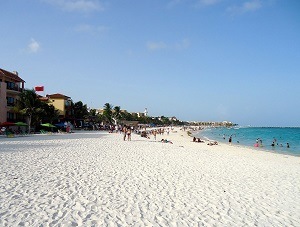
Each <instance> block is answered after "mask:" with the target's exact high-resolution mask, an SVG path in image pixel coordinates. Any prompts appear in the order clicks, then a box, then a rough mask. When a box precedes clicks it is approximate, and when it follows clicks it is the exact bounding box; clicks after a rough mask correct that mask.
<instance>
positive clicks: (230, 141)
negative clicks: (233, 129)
mask: <svg viewBox="0 0 300 227" xmlns="http://www.w3.org/2000/svg"><path fill="white" fill-rule="evenodd" d="M228 142H229V145H231V143H232V137H231V136H230V137H229V140H228Z"/></svg>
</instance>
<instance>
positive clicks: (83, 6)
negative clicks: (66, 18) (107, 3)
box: [43, 0, 104, 12]
mask: <svg viewBox="0 0 300 227" xmlns="http://www.w3.org/2000/svg"><path fill="white" fill-rule="evenodd" d="M43 1H45V2H47V3H49V4H52V5H54V6H57V7H59V8H61V9H63V10H66V11H69V12H75V11H76V12H91V11H99V10H104V7H103V5H102V4H101V3H100V2H99V0H43Z"/></svg>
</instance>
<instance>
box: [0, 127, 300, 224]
mask: <svg viewBox="0 0 300 227" xmlns="http://www.w3.org/2000/svg"><path fill="white" fill-rule="evenodd" d="M162 138H164V139H168V140H171V141H172V142H173V144H170V143H161V142H159V141H160V140H161V139H162ZM191 141H192V138H191V137H189V136H188V135H187V133H186V132H183V131H182V130H180V129H179V128H177V129H176V131H174V132H170V134H169V135H166V134H165V135H157V140H154V138H153V136H152V137H151V138H150V139H146V138H142V137H140V136H139V135H135V134H134V135H133V136H132V141H123V138H122V135H121V134H117V133H111V134H109V133H106V132H80V131H78V132H75V133H72V134H55V135H33V136H29V137H18V138H0V161H1V165H0V226H300V157H294V156H288V155H283V154H274V153H270V152H264V151H257V150H252V149H249V148H245V147H237V146H229V145H227V144H219V145H215V146H208V145H206V143H194V142H191Z"/></svg>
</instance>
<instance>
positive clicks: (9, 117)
mask: <svg viewBox="0 0 300 227" xmlns="http://www.w3.org/2000/svg"><path fill="white" fill-rule="evenodd" d="M7 120H8V121H10V120H14V113H10V112H7Z"/></svg>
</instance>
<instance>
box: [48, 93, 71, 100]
mask: <svg viewBox="0 0 300 227" xmlns="http://www.w3.org/2000/svg"><path fill="white" fill-rule="evenodd" d="M46 97H49V98H51V99H69V98H70V97H69V96H66V95H62V94H59V93H56V94H51V95H46Z"/></svg>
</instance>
